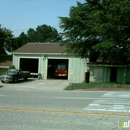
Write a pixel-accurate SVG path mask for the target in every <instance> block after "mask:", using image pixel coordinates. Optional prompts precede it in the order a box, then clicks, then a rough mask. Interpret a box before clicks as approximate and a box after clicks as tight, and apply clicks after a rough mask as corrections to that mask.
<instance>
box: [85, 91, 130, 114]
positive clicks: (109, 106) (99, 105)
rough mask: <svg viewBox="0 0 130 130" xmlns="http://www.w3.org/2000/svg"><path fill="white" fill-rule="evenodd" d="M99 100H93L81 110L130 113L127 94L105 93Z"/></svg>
mask: <svg viewBox="0 0 130 130" xmlns="http://www.w3.org/2000/svg"><path fill="white" fill-rule="evenodd" d="M100 98H101V99H100ZM100 98H99V99H98V100H94V101H93V102H92V103H90V104H89V105H88V106H87V107H85V108H84V109H83V110H87V111H106V112H123V113H130V93H129V92H107V93H105V94H103V95H102V96H101V97H100Z"/></svg>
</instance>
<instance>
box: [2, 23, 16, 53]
mask: <svg viewBox="0 0 130 130" xmlns="http://www.w3.org/2000/svg"><path fill="white" fill-rule="evenodd" d="M12 38H13V35H12V32H11V31H10V30H9V29H7V28H4V27H2V26H1V25H0V54H6V50H9V51H10V50H11V49H12V48H11V43H12V40H11V39H12Z"/></svg>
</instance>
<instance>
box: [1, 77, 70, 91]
mask: <svg viewBox="0 0 130 130" xmlns="http://www.w3.org/2000/svg"><path fill="white" fill-rule="evenodd" d="M68 85H69V81H68V80H61V79H58V80H55V79H52V80H50V79H49V80H38V79H33V78H30V79H28V80H27V81H23V80H19V81H18V82H16V83H1V82H0V88H1V89H3V90H21V91H22V90H23V91H25V90H26V91H29V90H50V91H55V90H56V91H62V90H64V88H66V87H67V86H68Z"/></svg>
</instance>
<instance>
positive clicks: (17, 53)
mask: <svg viewBox="0 0 130 130" xmlns="http://www.w3.org/2000/svg"><path fill="white" fill-rule="evenodd" d="M13 54H14V55H15V54H24V55H25V54H30V55H34V54H40V55H43V54H45V55H67V53H44V52H43V53H23V52H14V53H13Z"/></svg>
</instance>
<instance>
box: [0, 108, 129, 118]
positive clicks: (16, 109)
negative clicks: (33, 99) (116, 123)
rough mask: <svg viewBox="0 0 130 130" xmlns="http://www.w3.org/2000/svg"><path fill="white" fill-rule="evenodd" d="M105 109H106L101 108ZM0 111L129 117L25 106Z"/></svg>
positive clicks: (117, 114) (120, 114) (126, 115)
mask: <svg viewBox="0 0 130 130" xmlns="http://www.w3.org/2000/svg"><path fill="white" fill-rule="evenodd" d="M102 110H104V111H105V110H106V109H102ZM0 111H19V112H41V113H56V114H79V115H89V116H92V115H94V116H112V117H130V115H128V114H123V113H100V112H90V111H87V112H84V111H83V112H78V111H67V110H63V111H62V110H61V111H60V110H41V109H31V108H30V109H29V108H28V109H27V108H2V107H0Z"/></svg>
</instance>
